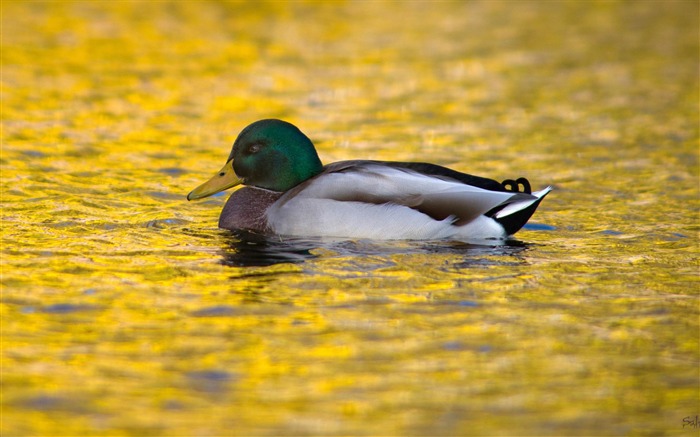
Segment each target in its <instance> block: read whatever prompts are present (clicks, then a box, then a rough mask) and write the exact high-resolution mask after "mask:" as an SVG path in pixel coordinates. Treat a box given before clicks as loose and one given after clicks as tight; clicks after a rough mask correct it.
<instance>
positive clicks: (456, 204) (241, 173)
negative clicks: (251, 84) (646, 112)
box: [187, 119, 552, 242]
mask: <svg viewBox="0 0 700 437" xmlns="http://www.w3.org/2000/svg"><path fill="white" fill-rule="evenodd" d="M238 185H242V187H240V188H238V189H237V190H236V191H234V192H233V193H232V194H231V196H230V197H229V199H228V201H227V202H226V204H225V205H224V207H223V210H222V211H221V215H220V217H219V228H222V229H228V230H243V231H248V232H253V233H259V234H265V235H277V236H280V238H281V237H283V236H289V237H321V238H322V237H331V238H340V239H377V240H442V239H451V240H459V241H467V242H481V241H485V240H486V241H489V240H505V239H508V238H510V236H512V235H513V234H515V233H516V232H517V231H518V230H520V229H521V228H522V227H523V226H524V225H525V223H527V221H528V220H529V219H530V217H531V216H532V215H533V213H534V212H535V210H536V209H537V207H538V206H539V204H540V202H541V201H542V199H544V197H545V196H546V195H547V194H548V193H549V192H550V191H551V189H552V187H551V186H550V187H547V188H545V189H543V190H540V191H536V192H532V191H531V186H530V182H529V181H528V180H527V179H525V178H522V177H521V178H517V179H515V180H513V179H506V180H504V181H503V182H497V181H496V180H494V179H489V178H485V177H480V176H473V175H470V174H466V173H461V172H458V171H456V170H452V169H450V168H447V167H443V166H440V165H437V164H430V163H425V162H393V161H376V160H349V161H339V162H334V163H331V164H327V165H323V164H322V162H321V160H320V159H319V157H318V153H317V152H316V148H315V147H314V144H313V143H312V141H311V140H310V139H309V137H307V136H306V135H305V134H304V133H303V132H302V131H301V130H300V129H299V128H297V127H296V126H295V125H293V124H291V123H289V122H286V121H283V120H278V119H265V120H259V121H256V122H254V123H252V124H250V125H248V126H247V127H246V128H244V129H243V130H242V131H241V132H240V134H239V135H238V137H237V138H236V140H235V141H234V143H233V146H232V148H231V153H230V154H229V156H228V159H227V160H226V164H224V166H223V168H221V170H220V171H219V172H218V173H216V174H215V175H214V176H213V177H212V178H211V179H209V180H208V181H206V182H204V183H203V184H201V185H199V186H198V187H197V188H195V189H194V190H192V191H191V192H190V193H189V194H188V195H187V200H195V199H202V198H205V197H208V196H211V195H214V194H217V193H219V192H221V191H224V190H227V189H229V188H232V187H235V186H238Z"/></svg>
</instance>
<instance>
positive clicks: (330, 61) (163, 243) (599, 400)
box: [0, 1, 700, 435]
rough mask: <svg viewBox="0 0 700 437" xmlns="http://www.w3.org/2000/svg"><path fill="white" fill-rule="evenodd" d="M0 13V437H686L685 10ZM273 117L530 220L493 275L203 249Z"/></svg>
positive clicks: (421, 252) (332, 152) (318, 8)
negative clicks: (493, 185) (247, 150)
mask: <svg viewBox="0 0 700 437" xmlns="http://www.w3.org/2000/svg"><path fill="white" fill-rule="evenodd" d="M1 7H2V29H1V32H2V43H1V44H2V52H1V54H0V56H1V58H2V59H1V60H2V76H1V78H0V82H1V83H0V86H1V88H0V90H1V92H2V120H1V122H2V156H1V157H0V165H1V169H2V259H1V260H0V266H1V267H2V272H1V275H2V302H1V303H0V316H2V385H3V388H2V413H3V414H2V423H1V424H0V426H1V427H2V434H3V435H125V434H131V435H192V434H197V435H221V434H231V435H260V434H269V435H282V434H284V435H301V434H304V435H308V434H316V435H319V434H320V435H399V434H420V435H466V434H474V435H483V434H500V435H511V434H528V435H530V434H531V435H555V434H556V435H559V434H611V435H612V434H614V435H617V434H630V435H640V434H648V435H680V434H682V435H686V433H687V432H689V431H691V430H690V429H689V428H688V427H687V426H686V427H685V428H684V427H683V425H684V422H683V418H685V417H687V416H688V417H690V416H694V415H696V414H697V412H698V404H697V399H698V392H697V387H698V376H697V366H698V361H699V360H700V359H699V354H700V352H699V351H698V348H699V345H698V274H697V272H698V264H697V259H698V245H697V236H698V226H697V214H698V206H699V203H700V202H699V201H698V199H699V197H698V153H697V144H698V123H697V120H698V104H697V102H698V99H697V97H698V76H697V65H698V41H697V31H698V4H697V2H670V3H665V4H664V5H663V7H660V6H659V3H655V2H637V3H628V2H604V3H587V2H555V3H551V2H550V3H538V2H517V3H516V2H469V3H462V2H409V3H394V2H361V3H354V2H347V3H330V4H322V3H317V2H269V3H268V2H262V3H261V2H251V3H245V2H213V1H212V2H209V1H206V2H70V1H66V2H21V1H5V2H2V4H1ZM268 117H281V118H285V119H287V120H289V121H291V122H293V123H295V124H297V125H298V126H299V127H300V128H301V129H302V130H303V131H304V132H306V133H308V134H309V135H310V136H311V138H312V139H313V140H314V141H315V143H316V144H317V146H318V149H319V153H320V155H321V157H322V159H323V160H324V161H325V162H332V161H336V160H342V159H353V158H368V159H387V160H416V161H430V162H435V163H438V164H442V165H447V166H450V167H453V168H455V169H458V170H461V171H465V172H469V173H473V174H478V175H483V176H487V177H492V178H495V179H499V180H501V179H505V178H510V177H518V176H525V177H527V178H529V179H530V180H531V181H532V182H533V185H534V186H535V187H544V186H547V185H550V184H552V185H554V187H555V190H554V192H553V193H552V194H551V195H550V196H549V197H548V198H547V199H546V201H545V202H544V203H543V205H542V206H541V207H540V209H539V210H538V212H537V213H536V215H535V216H534V218H533V220H532V222H533V225H534V226H533V227H532V228H530V229H526V230H524V231H522V232H521V233H519V234H518V239H519V241H520V242H521V244H515V245H512V246H506V247H497V248H488V247H486V248H475V247H469V246H465V245H463V244H457V243H452V242H427V243H411V242H391V243H376V242H370V241H352V242H328V241H294V240H285V239H274V238H273V239H269V240H250V239H246V238H243V237H241V236H237V235H232V234H231V233H228V232H224V231H220V230H218V229H216V223H217V217H218V214H219V212H220V209H221V206H222V204H223V202H224V200H225V196H220V197H214V198H212V199H208V200H206V201H202V202H199V203H187V202H186V200H185V195H186V193H187V192H188V191H189V190H190V189H191V188H192V187H193V186H195V185H196V184H197V183H198V182H200V181H201V180H202V178H203V177H206V176H208V175H209V174H210V173H211V172H212V171H215V170H216V169H218V168H219V167H220V166H221V164H223V161H224V159H225V157H226V156H227V154H228V151H229V147H230V144H231V143H232V142H233V140H234V139H235V136H236V135H237V133H238V131H240V129H241V128H242V127H244V126H245V125H247V124H248V123H250V122H251V121H254V120H256V119H261V118H268Z"/></svg>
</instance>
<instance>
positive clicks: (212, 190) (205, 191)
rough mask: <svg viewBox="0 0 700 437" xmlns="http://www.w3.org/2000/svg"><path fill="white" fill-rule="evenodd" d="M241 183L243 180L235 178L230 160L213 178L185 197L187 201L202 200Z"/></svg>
mask: <svg viewBox="0 0 700 437" xmlns="http://www.w3.org/2000/svg"><path fill="white" fill-rule="evenodd" d="M241 183H243V180H241V178H239V177H238V176H236V172H235V171H233V160H230V161H229V162H227V163H226V165H224V167H223V168H222V169H221V170H219V172H218V173H217V174H216V175H215V176H214V177H213V178H211V179H209V180H208V181H206V182H205V183H203V184H202V185H200V186H198V187H197V188H195V189H194V190H192V192H191V193H190V194H188V195H187V200H193V199H202V198H204V197H208V196H211V195H212V194H216V193H218V192H220V191H224V190H226V189H228V188H231V187H235V186H236V185H239V184H241Z"/></svg>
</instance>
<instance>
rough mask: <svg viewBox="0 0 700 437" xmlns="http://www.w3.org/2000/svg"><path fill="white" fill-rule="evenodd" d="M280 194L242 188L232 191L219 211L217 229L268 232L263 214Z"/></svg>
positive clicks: (253, 188)
mask: <svg viewBox="0 0 700 437" xmlns="http://www.w3.org/2000/svg"><path fill="white" fill-rule="evenodd" d="M282 194H283V193H278V192H276V191H269V190H264V189H261V188H255V187H242V188H240V189H238V190H236V191H234V192H233V194H231V197H229V198H228V201H227V202H226V205H224V209H223V210H222V211H221V216H219V227H220V228H222V229H247V230H250V231H255V232H262V233H268V232H270V228H269V226H268V224H267V219H266V218H265V212H266V211H267V209H268V208H269V207H270V205H272V204H273V203H275V201H277V199H279V198H280V196H282Z"/></svg>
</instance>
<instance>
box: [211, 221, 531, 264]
mask: <svg viewBox="0 0 700 437" xmlns="http://www.w3.org/2000/svg"><path fill="white" fill-rule="evenodd" d="M225 242H226V244H225V246H224V247H223V250H222V253H223V258H222V260H221V264H223V265H226V266H230V267H264V266H271V265H275V264H282V263H293V264H298V263H303V262H306V261H309V260H312V259H314V258H317V257H319V256H320V255H319V252H318V251H317V250H318V249H324V250H323V253H324V254H327V253H329V252H331V253H335V254H336V255H335V256H339V257H354V256H372V255H379V256H382V255H394V254H430V253H443V254H454V255H464V256H465V258H462V259H461V260H458V261H457V262H456V263H455V264H453V265H452V266H453V267H458V268H461V267H468V266H472V265H485V264H489V265H490V264H493V265H496V264H498V265H503V264H513V263H515V264H520V263H521V262H522V261H521V260H516V261H514V260H513V259H512V257H518V256H519V255H521V254H522V252H524V251H526V250H527V249H528V248H529V247H530V244H528V243H524V242H522V241H519V240H513V239H510V240H506V241H498V242H497V244H496V242H494V243H495V244H494V245H493V246H485V245H483V244H470V243H465V242H461V241H444V240H440V241H372V240H333V239H321V238H318V239H311V238H288V237H285V238H281V237H279V236H274V235H273V236H270V235H262V234H257V233H254V232H249V231H244V230H235V231H231V234H230V236H227V237H226V239H225ZM492 256H502V257H504V259H502V260H498V259H493V258H491V257H492ZM485 257H488V258H485Z"/></svg>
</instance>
